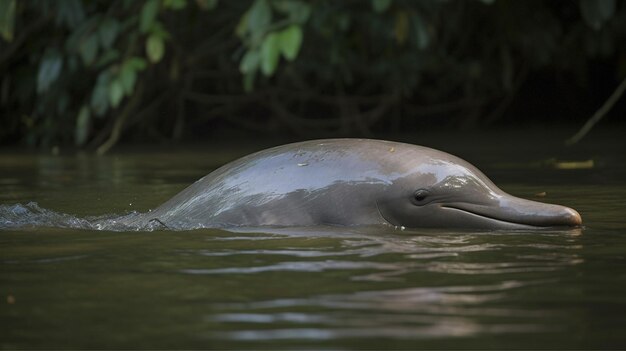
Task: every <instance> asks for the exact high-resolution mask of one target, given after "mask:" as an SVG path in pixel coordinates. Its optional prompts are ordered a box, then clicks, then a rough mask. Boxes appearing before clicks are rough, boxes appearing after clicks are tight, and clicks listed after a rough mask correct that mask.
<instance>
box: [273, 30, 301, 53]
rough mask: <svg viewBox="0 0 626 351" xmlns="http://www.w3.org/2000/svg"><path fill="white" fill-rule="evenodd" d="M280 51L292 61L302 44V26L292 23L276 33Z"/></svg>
mask: <svg viewBox="0 0 626 351" xmlns="http://www.w3.org/2000/svg"><path fill="white" fill-rule="evenodd" d="M278 38H279V39H278V40H279V45H280V52H281V53H282V54H283V57H285V58H286V59H287V60H289V61H293V60H294V59H295V58H296V57H297V56H298V52H299V51H300V47H301V46H302V28H301V27H300V26H299V25H297V24H292V25H290V26H289V27H287V28H285V29H283V30H282V31H281V32H280V33H279V34H278Z"/></svg>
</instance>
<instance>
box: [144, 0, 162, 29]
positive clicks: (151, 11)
mask: <svg viewBox="0 0 626 351" xmlns="http://www.w3.org/2000/svg"><path fill="white" fill-rule="evenodd" d="M158 13H159V0H148V1H147V2H146V3H145V4H144V5H143V8H142V9H141V17H140V18H139V29H140V30H141V32H142V33H148V31H149V30H150V28H152V24H154V21H155V20H156V17H157V14H158Z"/></svg>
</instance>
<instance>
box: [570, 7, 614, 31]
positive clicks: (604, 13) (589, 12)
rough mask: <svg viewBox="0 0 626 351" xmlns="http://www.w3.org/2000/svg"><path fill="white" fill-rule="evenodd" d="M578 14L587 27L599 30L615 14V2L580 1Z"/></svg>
mask: <svg viewBox="0 0 626 351" xmlns="http://www.w3.org/2000/svg"><path fill="white" fill-rule="evenodd" d="M579 5H580V13H581V15H582V17H583V19H584V20H585V22H586V23H587V25H588V26H590V27H591V28H593V29H595V30H600V28H602V26H603V25H604V23H605V22H607V21H608V20H609V19H611V17H613V14H614V12H615V0H580V2H579Z"/></svg>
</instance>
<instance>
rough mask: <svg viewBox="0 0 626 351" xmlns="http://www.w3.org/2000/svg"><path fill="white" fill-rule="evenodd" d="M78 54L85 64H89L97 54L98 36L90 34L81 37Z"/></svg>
mask: <svg viewBox="0 0 626 351" xmlns="http://www.w3.org/2000/svg"><path fill="white" fill-rule="evenodd" d="M79 50H80V56H81V57H82V59H83V63H84V64H85V65H86V66H89V65H91V64H92V63H93V62H94V60H95V59H96V55H97V54H98V36H97V35H96V34H91V35H89V36H87V37H86V38H84V39H83V41H82V42H81V43H80V47H79Z"/></svg>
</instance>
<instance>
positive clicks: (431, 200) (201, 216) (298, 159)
mask: <svg viewBox="0 0 626 351" xmlns="http://www.w3.org/2000/svg"><path fill="white" fill-rule="evenodd" d="M155 220H156V221H158V222H160V223H161V224H163V225H165V226H167V227H168V228H172V229H193V228H205V227H222V228H223V227H241V226H246V227H258V226H313V225H344V226H351V225H393V226H403V227H408V228H421V227H431V228H432V227H456V228H484V229H524V228H526V229H527V228H533V227H551V226H580V225H581V223H582V220H581V217H580V215H579V214H578V212H576V211H575V210H573V209H571V208H568V207H563V206H559V205H552V204H545V203H541V202H536V201H530V200H525V199H521V198H517V197H514V196H511V195H509V194H507V193H505V192H504V191H502V190H500V189H499V188H498V187H497V186H496V185H495V184H493V183H492V182H491V181H490V180H489V179H488V178H487V177H486V176H485V175H484V174H483V173H482V172H480V171H479V170H478V169H477V168H476V167H474V166H472V165H471V164H469V163H468V162H465V161H464V160H462V159H460V158H458V157H455V156H452V155H450V154H447V153H445V152H442V151H438V150H434V149H430V148H426V147H421V146H415V145H410V144H404V143H397V142H390V141H381V140H366V139H329V140H313V141H305V142H300V143H294V144H288V145H283V146H278V147H274V148H271V149H267V150H263V151H260V152H257V153H254V154H251V155H248V156H245V157H243V158H240V159H238V160H235V161H233V162H231V163H228V164H226V165H224V166H223V167H221V168H219V169H217V170H215V171H214V172H212V173H210V174H208V175H207V176H205V177H203V178H202V179H200V180H198V181H197V182H195V183H194V184H192V185H191V186H189V187H187V188H186V189H184V190H183V191H182V192H180V193H179V194H177V195H176V196H174V197H173V198H171V199H170V200H168V201H167V202H165V203H164V204H162V205H161V206H159V207H158V208H156V209H155V210H153V211H151V212H148V213H144V214H140V215H139V216H137V217H136V218H135V219H134V220H133V222H135V223H134V224H139V225H141V223H144V224H145V223H147V222H148V221H155Z"/></svg>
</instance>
